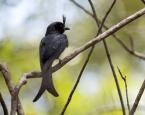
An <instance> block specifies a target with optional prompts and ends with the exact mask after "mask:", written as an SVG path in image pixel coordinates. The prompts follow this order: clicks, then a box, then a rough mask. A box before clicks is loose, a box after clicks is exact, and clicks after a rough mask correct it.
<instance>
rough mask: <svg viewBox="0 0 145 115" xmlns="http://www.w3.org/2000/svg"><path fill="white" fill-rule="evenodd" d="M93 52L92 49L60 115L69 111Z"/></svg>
mask: <svg viewBox="0 0 145 115" xmlns="http://www.w3.org/2000/svg"><path fill="white" fill-rule="evenodd" d="M92 51H93V47H91V50H90V52H89V54H88V56H87V58H86V60H85V63H84V65H83V67H82V69H81V72H80V74H79V76H78V78H77V81H76V83H75V85H74V87H73V89H72V91H71V93H70V94H69V97H68V99H67V102H66V104H65V106H64V108H63V109H62V112H61V114H60V115H64V113H65V111H66V109H67V107H68V105H69V103H70V101H71V99H72V96H73V94H74V92H75V90H76V88H77V86H78V83H79V81H80V79H81V76H82V74H83V71H84V69H85V67H86V65H87V63H88V61H89V59H90V56H91V54H92Z"/></svg>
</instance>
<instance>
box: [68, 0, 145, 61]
mask: <svg viewBox="0 0 145 115" xmlns="http://www.w3.org/2000/svg"><path fill="white" fill-rule="evenodd" d="M70 1H72V2H73V3H74V4H75V5H76V6H77V7H79V8H80V9H82V10H83V11H85V12H86V13H87V14H88V15H90V16H91V17H93V14H92V13H91V12H90V11H88V10H86V9H85V8H84V7H83V6H81V5H80V4H79V3H78V2H76V1H75V0H70ZM98 20H99V19H98ZM99 23H101V21H100V20H99ZM103 27H104V28H105V29H106V30H108V29H109V28H108V27H107V26H106V25H103ZM112 36H113V37H114V38H115V39H116V40H117V42H119V43H120V45H121V46H122V47H123V48H124V49H125V50H126V51H127V52H129V53H130V54H131V55H133V56H135V57H138V58H140V59H142V60H145V55H143V54H142V53H139V52H137V51H133V50H132V49H130V48H128V47H127V46H126V45H125V44H124V43H123V42H122V41H121V40H120V39H119V38H118V37H117V36H116V35H115V34H112Z"/></svg>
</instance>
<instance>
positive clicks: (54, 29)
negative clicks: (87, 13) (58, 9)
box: [45, 16, 69, 36]
mask: <svg viewBox="0 0 145 115" xmlns="http://www.w3.org/2000/svg"><path fill="white" fill-rule="evenodd" d="M65 22H66V17H64V16H63V22H53V23H51V24H50V25H49V26H48V27H47V31H46V34H45V36H46V35H47V34H49V33H60V34H62V33H64V31H66V30H69V28H68V27H65Z"/></svg>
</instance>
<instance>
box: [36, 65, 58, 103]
mask: <svg viewBox="0 0 145 115" xmlns="http://www.w3.org/2000/svg"><path fill="white" fill-rule="evenodd" d="M42 75H43V79H42V83H41V87H40V89H39V91H38V93H37V95H36V97H35V98H34V100H33V102H36V101H37V100H38V99H39V98H40V97H41V95H42V94H43V93H44V91H45V90H47V91H48V92H49V93H51V94H52V95H54V96H55V97H57V96H58V93H57V91H56V90H55V88H54V85H53V81H52V70H51V68H50V69H48V71H47V72H45V73H44V74H42Z"/></svg>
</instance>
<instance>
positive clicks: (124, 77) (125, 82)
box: [117, 67, 130, 112]
mask: <svg viewBox="0 0 145 115" xmlns="http://www.w3.org/2000/svg"><path fill="white" fill-rule="evenodd" d="M117 69H118V72H119V74H120V76H121V78H122V80H123V81H124V84H125V90H126V100H127V108H128V112H130V104H129V97H128V88H127V81H126V76H123V74H122V72H121V71H120V69H119V67H117Z"/></svg>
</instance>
